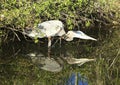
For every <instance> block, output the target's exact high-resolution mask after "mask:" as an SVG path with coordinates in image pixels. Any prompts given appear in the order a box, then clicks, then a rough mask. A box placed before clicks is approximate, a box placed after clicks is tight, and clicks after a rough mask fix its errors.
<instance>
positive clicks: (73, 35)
mask: <svg viewBox="0 0 120 85" xmlns="http://www.w3.org/2000/svg"><path fill="white" fill-rule="evenodd" d="M73 38H79V39H86V40H95V41H97V40H96V39H95V38H92V37H90V36H88V35H86V34H85V33H83V32H82V31H68V32H67V34H65V37H64V39H65V40H66V41H72V40H73Z"/></svg>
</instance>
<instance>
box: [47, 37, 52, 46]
mask: <svg viewBox="0 0 120 85" xmlns="http://www.w3.org/2000/svg"><path fill="white" fill-rule="evenodd" d="M48 48H51V37H48Z"/></svg>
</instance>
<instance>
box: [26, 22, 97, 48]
mask: <svg viewBox="0 0 120 85" xmlns="http://www.w3.org/2000/svg"><path fill="white" fill-rule="evenodd" d="M26 35H28V36H30V37H38V38H44V37H47V38H48V47H50V46H51V37H54V36H60V37H62V38H64V39H65V40H66V41H72V40H73V38H80V39H89V40H95V41H96V39H95V38H92V37H90V36H88V35H86V34H84V33H83V32H82V31H68V32H67V33H66V32H65V30H64V24H63V23H62V22H61V21H59V20H50V21H45V22H42V23H40V24H38V27H37V28H35V29H32V30H31V31H30V32H29V31H27V32H26Z"/></svg>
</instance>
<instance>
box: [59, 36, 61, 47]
mask: <svg viewBox="0 0 120 85" xmlns="http://www.w3.org/2000/svg"><path fill="white" fill-rule="evenodd" d="M59 39H60V47H61V41H62V37H60V38H59Z"/></svg>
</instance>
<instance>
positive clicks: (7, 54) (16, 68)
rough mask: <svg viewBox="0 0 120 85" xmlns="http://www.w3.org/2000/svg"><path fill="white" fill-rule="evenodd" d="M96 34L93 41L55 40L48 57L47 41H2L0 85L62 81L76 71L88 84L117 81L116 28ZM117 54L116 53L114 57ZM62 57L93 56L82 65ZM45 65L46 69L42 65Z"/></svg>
mask: <svg viewBox="0 0 120 85" xmlns="http://www.w3.org/2000/svg"><path fill="white" fill-rule="evenodd" d="M113 32H114V33H112V34H111V33H110V34H109V33H108V34H105V36H104V34H98V35H97V37H98V40H99V41H97V42H94V41H86V40H78V39H75V40H74V41H72V42H65V41H63V42H62V46H61V47H59V43H57V44H55V47H53V48H52V50H51V54H50V57H51V58H48V51H47V43H37V44H35V43H33V42H30V41H29V42H27V41H21V42H9V43H7V44H2V45H1V49H0V85H64V84H65V82H66V81H67V79H68V78H69V76H70V75H71V74H72V73H80V74H81V75H82V76H85V77H86V78H87V80H88V83H89V85H119V84H120V66H119V65H120V59H119V57H120V53H119V51H120V35H119V33H120V30H119V29H117V28H116V30H113ZM103 37H105V39H103ZM118 56H119V57H118ZM63 57H75V58H94V59H96V61H92V62H87V63H85V64H83V65H82V66H78V65H77V64H74V65H70V64H68V63H67V61H66V60H64V59H63ZM46 68H47V69H46Z"/></svg>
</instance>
